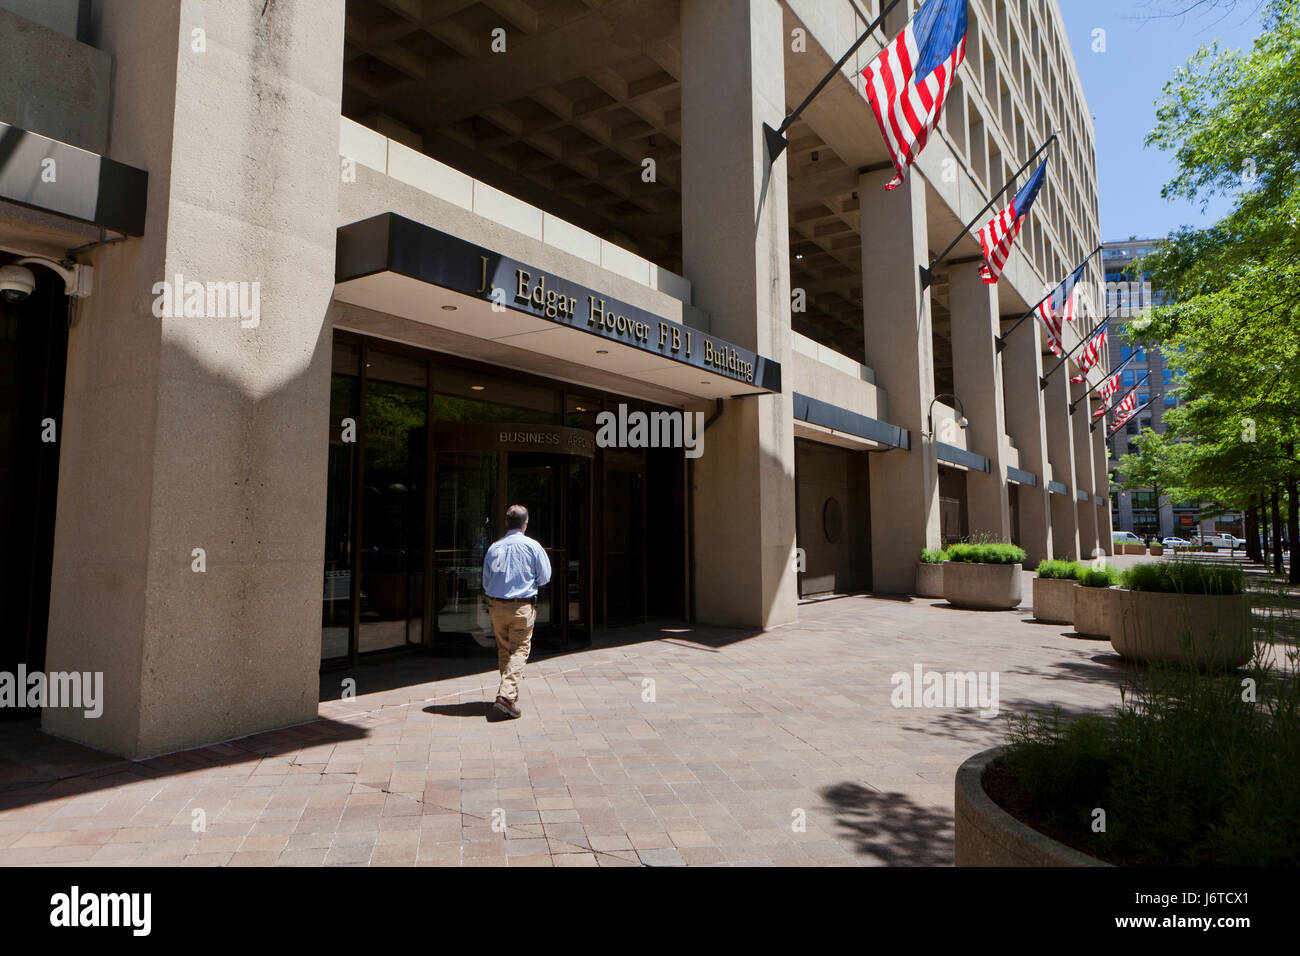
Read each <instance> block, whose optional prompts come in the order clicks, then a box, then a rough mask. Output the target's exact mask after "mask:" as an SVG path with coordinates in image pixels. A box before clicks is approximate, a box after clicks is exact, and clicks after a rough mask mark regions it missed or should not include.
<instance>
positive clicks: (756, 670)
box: [0, 574, 1128, 866]
mask: <svg viewBox="0 0 1300 956" xmlns="http://www.w3.org/2000/svg"><path fill="white" fill-rule="evenodd" d="M1025 584H1026V591H1025V593H1026V600H1027V599H1028V595H1029V589H1028V585H1029V575H1028V574H1026V577H1025ZM1069 631H1070V629H1069V628H1068V627H1061V626H1054V625H1043V624H1037V623H1035V622H1033V621H1032V620H1031V619H1030V613H1029V608H1028V605H1027V604H1026V605H1025V606H1023V607H1022V608H1021V609H1020V610H1018V611H1013V612H1003V613H978V612H967V611H958V610H955V609H952V608H950V607H948V606H946V605H944V604H943V603H942V602H941V601H930V600H925V599H913V600H911V601H907V600H905V599H901V600H890V599H883V598H868V597H846V598H839V599H835V600H828V601H823V602H819V603H813V604H807V605H804V606H802V607H801V608H800V621H799V623H798V624H795V625H788V626H785V627H780V628H775V629H773V630H771V631H768V632H765V633H758V634H749V633H743V632H737V631H728V630H724V629H719V628H689V627H686V626H684V625H679V626H675V627H644V628H631V629H617V630H610V631H605V632H602V634H601V635H600V636H599V637H598V639H597V644H596V646H594V647H593V648H590V649H586V650H582V651H577V652H573V653H569V654H565V655H559V656H555V657H551V658H548V659H546V660H542V661H538V662H534V663H532V664H530V665H529V668H528V671H527V674H526V678H525V682H524V690H523V696H522V698H521V703H522V705H523V707H524V717H523V718H522V719H521V720H516V721H502V722H491V721H489V720H487V719H486V715H487V713H488V705H487V701H490V700H491V698H492V696H493V695H494V694H495V688H496V674H495V671H493V670H488V668H492V667H493V664H494V662H493V661H489V660H483V661H472V662H465V661H458V662H446V661H438V660H436V659H431V658H419V659H404V660H401V661H397V662H392V663H389V664H385V665H373V666H370V667H366V668H362V669H359V670H358V671H356V672H355V673H353V674H352V675H351V676H353V677H355V678H356V679H357V681H358V687H357V694H358V696H357V697H356V698H355V699H352V700H328V701H326V702H324V703H322V704H321V708H320V719H319V720H317V721H314V722H313V723H311V724H307V725H304V726H302V727H296V728H290V729H288V730H282V731H278V732H275V733H267V734H259V735H257V736H255V737H249V738H245V739H243V740H239V741H235V742H232V743H229V744H223V745H220V746H216V747H208V748H204V749H202V750H196V751H188V752H186V753H182V754H174V755H170V756H167V757H161V758H156V759H153V760H148V761H143V762H138V763H130V762H127V761H121V760H115V759H112V758H108V757H105V756H104V755H102V754H97V753H95V752H93V751H89V750H86V749H84V748H81V747H77V746H74V745H71V744H68V743H65V742H62V741H57V740H54V739H52V738H50V737H46V736H45V735H42V734H40V733H39V732H37V731H35V730H33V729H31V728H28V727H20V728H15V727H13V726H12V725H10V726H9V727H8V728H0V864H8V865H13V864H37V863H61V864H69V863H89V864H104V865H123V864H135V865H159V864H164V865H199V866H202V865H226V864H230V865H252V866H261V865H272V864H275V865H308V866H314V865H320V864H324V865H366V864H369V865H405V866H409V865H435V866H442V865H446V866H455V865H465V866H478V865H509V866H552V865H554V866H597V865H599V866H634V865H651V866H672V865H681V864H758V865H791V864H794V865H807V864H839V865H845V864H849V865H853V864H930V865H932V864H943V865H946V864H949V863H950V862H951V858H952V784H953V773H954V771H955V770H956V768H957V766H958V765H959V764H960V763H961V762H962V761H963V760H964V759H965V758H966V757H968V756H970V755H971V754H973V753H975V752H976V751H979V750H982V749H984V748H986V747H989V746H991V745H993V744H995V743H998V742H1000V740H1001V738H1002V735H1003V733H1004V731H1005V725H1004V722H1003V720H1001V719H986V718H983V717H980V716H979V715H978V714H977V713H976V711H975V710H974V709H973V708H964V709H943V708H931V709H896V708H894V707H893V706H892V705H891V702H890V698H891V692H892V691H893V685H892V684H891V681H890V676H891V675H892V674H894V673H895V672H899V671H904V672H909V673H910V672H911V671H912V670H913V668H914V666H915V665H918V664H919V665H922V667H923V668H924V669H925V670H927V671H931V670H933V671H963V672H964V671H977V672H979V671H989V672H992V671H996V672H998V675H999V693H1000V703H1001V708H1002V713H1003V715H1005V714H1007V713H1010V712H1014V711H1017V710H1023V709H1025V708H1031V707H1032V708H1043V707H1048V706H1051V705H1053V704H1056V705H1059V706H1061V707H1062V708H1063V709H1064V710H1066V711H1070V712H1073V711H1081V710H1089V709H1101V708H1104V707H1106V706H1108V705H1110V704H1112V703H1116V702H1118V700H1119V692H1118V688H1119V686H1120V685H1121V684H1122V683H1123V681H1124V680H1125V679H1126V677H1127V675H1128V671H1127V669H1126V668H1125V667H1124V666H1123V665H1122V664H1121V663H1120V661H1119V659H1118V658H1117V657H1115V656H1114V654H1113V653H1112V651H1111V648H1110V645H1109V644H1108V643H1106V642H1098V641H1092V640H1086V639H1082V638H1079V637H1077V636H1074V635H1071V634H1070V633H1069ZM451 675H458V676H451ZM343 676H345V675H341V674H327V675H326V676H325V677H324V678H323V680H322V686H323V694H322V696H323V697H325V696H337V694H338V687H339V686H340V681H341V679H342V677H343ZM200 816H201V818H202V820H203V822H204V824H205V829H204V830H203V831H202V832H196V831H195V829H194V821H195V820H196V819H198V818H199V817H200ZM800 821H802V822H803V824H804V825H803V827H802V828H800V827H799V823H800Z"/></svg>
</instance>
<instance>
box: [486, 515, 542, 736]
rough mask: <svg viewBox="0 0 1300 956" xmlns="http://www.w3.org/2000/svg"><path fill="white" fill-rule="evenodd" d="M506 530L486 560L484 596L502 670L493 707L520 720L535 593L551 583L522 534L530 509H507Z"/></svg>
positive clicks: (532, 543) (531, 544) (537, 554)
mask: <svg viewBox="0 0 1300 956" xmlns="http://www.w3.org/2000/svg"><path fill="white" fill-rule="evenodd" d="M506 528H507V529H508V530H507V531H506V536H505V537H504V538H501V539H500V540H498V541H494V542H493V543H492V545H491V546H490V547H489V548H488V549H487V555H486V556H485V557H484V558H483V591H484V593H485V594H487V596H488V611H489V613H490V614H491V615H492V630H493V631H494V632H496V638H497V668H498V669H499V670H500V671H501V687H500V689H499V690H498V691H497V699H496V704H495V705H494V706H495V707H496V709H497V710H499V711H500V712H501V713H503V714H505V715H506V716H507V717H518V716H519V714H520V710H519V682H520V681H521V680H522V679H523V676H524V664H525V663H526V662H527V661H528V652H529V651H530V650H532V646H533V624H535V623H536V621H537V589H538V588H539V587H542V586H544V585H545V584H546V583H547V582H548V581H550V580H551V561H550V559H549V558H548V557H547V556H546V551H545V550H543V548H542V546H541V545H540V544H538V543H537V542H536V541H534V540H533V539H532V538H530V537H528V536H527V535H525V534H524V532H525V531H526V530H528V509H527V508H525V507H524V506H523V505H511V506H510V507H509V508H508V509H507V510H506Z"/></svg>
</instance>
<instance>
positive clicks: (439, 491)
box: [433, 451, 500, 650]
mask: <svg viewBox="0 0 1300 956" xmlns="http://www.w3.org/2000/svg"><path fill="white" fill-rule="evenodd" d="M436 462H437V465H436V468H437V478H436V482H437V485H436V492H435V494H436V495H437V500H436V502H435V504H434V507H435V509H436V520H435V527H434V536H433V542H434V561H433V566H434V594H433V601H434V610H435V615H436V620H437V635H438V636H437V645H438V647H439V649H443V650H448V649H454V648H456V647H460V648H461V649H468V648H469V647H470V646H472V644H474V643H477V644H478V645H480V646H482V647H494V646H495V645H496V639H495V637H493V634H492V620H491V618H490V617H489V616H488V608H487V596H486V595H485V594H484V593H483V556H484V555H485V554H486V553H487V549H488V545H490V544H491V543H492V542H493V541H495V540H496V538H497V525H498V524H499V518H498V515H497V513H498V511H499V510H500V508H499V505H498V496H497V484H498V481H497V479H498V474H497V472H498V462H497V453H496V452H490V451H488V452H484V451H447V452H439V453H438V456H437V459H436Z"/></svg>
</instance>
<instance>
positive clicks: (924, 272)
mask: <svg viewBox="0 0 1300 956" xmlns="http://www.w3.org/2000/svg"><path fill="white" fill-rule="evenodd" d="M1059 135H1060V133H1059V131H1054V132H1053V133H1052V135H1051V136H1049V137H1047V139H1046V140H1045V141H1044V142H1043V145H1042V146H1039V147H1038V149H1036V150H1034V154H1033V155H1032V156H1030V157H1029V158H1028V159H1027V160H1025V161H1024V163H1022V164H1021V166H1020V168H1019V169H1017V170H1016V171H1015V172H1014V173H1012V174H1011V178H1010V179H1008V180H1007V181H1006V183H1005V184H1003V186H1002V188H1001V189H999V190H998V191H997V192H995V193H994V194H993V196H992V198H990V199H989V201H988V202H986V203H985V204H984V208H983V209H981V210H980V211H979V212H977V213H976V214H975V218H974V219H972V220H971V221H970V222H968V223H966V225H965V227H964V228H963V229H962V231H961V232H959V233H957V237H956V238H955V239H953V241H952V242H950V243H948V246H947V248H946V249H944V250H943V252H941V253H939V254H938V255H937V256H935V257H934V261H932V262H931V263H930V264H929V265H928V266H921V289H922V290H923V291H924V290H925V289H928V288H929V287H930V283H932V282H933V281H934V275H933V272H934V269H935V267H936V266H938V265H939V264H940V263H942V262H943V259H944V256H946V255H948V253H950V252H952V251H953V249H955V248H957V243H959V242H961V240H962V236H964V235H966V233H968V232H970V231H971V229H972V228H973V227H974V226H975V224H976V223H978V222H979V221H980V220H981V219H983V218H984V214H985V213H986V212H988V211H989V210H990V209H992V208H993V204H994V203H995V202H997V201H998V200H999V199H1001V198H1002V194H1003V193H1005V192H1006V191H1007V190H1008V189H1010V188H1011V187H1012V186H1014V185H1015V182H1016V180H1017V179H1019V178H1020V174H1021V173H1023V172H1024V171H1025V170H1026V169H1028V168H1029V167H1030V166H1032V165H1033V162H1034V160H1036V159H1037V158H1038V157H1039V156H1040V155H1041V154H1042V152H1043V150H1045V149H1047V147H1049V146H1051V145H1052V143H1053V142H1054V141H1055V140H1056V138H1057V137H1058V136H1059Z"/></svg>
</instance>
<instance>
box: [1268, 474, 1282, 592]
mask: <svg viewBox="0 0 1300 956" xmlns="http://www.w3.org/2000/svg"><path fill="white" fill-rule="evenodd" d="M1269 510H1270V511H1272V512H1273V516H1272V519H1271V520H1272V523H1273V573H1274V574H1281V573H1282V514H1281V509H1280V508H1279V507H1278V496H1277V489H1276V488H1274V489H1273V497H1272V499H1270V501H1269Z"/></svg>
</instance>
